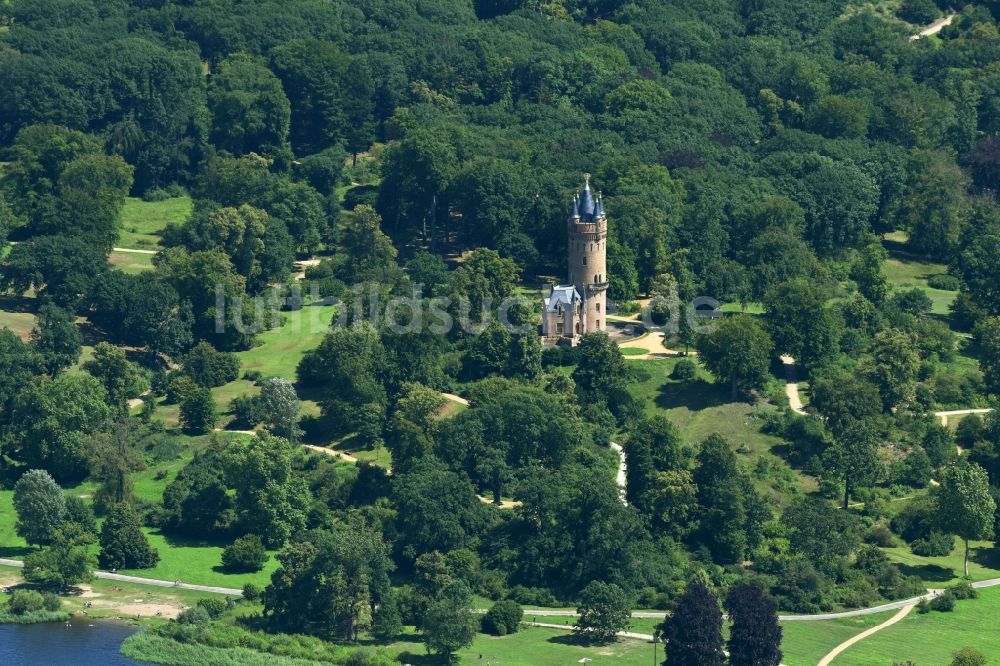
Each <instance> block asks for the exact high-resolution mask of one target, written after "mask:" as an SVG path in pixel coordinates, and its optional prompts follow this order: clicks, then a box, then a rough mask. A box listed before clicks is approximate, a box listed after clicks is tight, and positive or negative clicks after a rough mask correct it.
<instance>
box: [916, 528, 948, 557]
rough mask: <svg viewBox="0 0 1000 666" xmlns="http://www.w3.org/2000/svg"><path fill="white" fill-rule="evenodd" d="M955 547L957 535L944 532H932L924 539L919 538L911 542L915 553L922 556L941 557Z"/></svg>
mask: <svg viewBox="0 0 1000 666" xmlns="http://www.w3.org/2000/svg"><path fill="white" fill-rule="evenodd" d="M954 547H955V537H954V536H952V535H951V534H945V533H944V532H936V531H935V532H931V533H930V535H928V536H927V537H926V538H924V539H917V540H916V541H914V542H913V543H911V544H910V550H912V551H913V554H914V555H920V556H921V557H940V556H942V555H947V554H948V553H950V552H951V551H952V549H953V548H954Z"/></svg>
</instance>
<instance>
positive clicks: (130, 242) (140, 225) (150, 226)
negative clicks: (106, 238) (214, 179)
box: [118, 197, 193, 250]
mask: <svg viewBox="0 0 1000 666" xmlns="http://www.w3.org/2000/svg"><path fill="white" fill-rule="evenodd" d="M192 208H193V203H192V201H191V198H190V197H174V198H172V199H166V200H164V201H143V200H142V199H139V198H136V197H129V198H128V199H127V200H126V201H125V207H124V208H123V209H122V225H121V228H122V233H121V237H120V238H119V240H118V246H119V247H128V248H134V249H139V250H155V249H156V247H157V244H158V243H159V241H160V234H161V233H162V232H163V229H164V228H166V226H167V224H169V223H171V222H173V223H175V224H180V223H181V222H183V221H184V220H186V219H187V218H188V216H189V215H190V214H191V210H192Z"/></svg>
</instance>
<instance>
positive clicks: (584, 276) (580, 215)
mask: <svg viewBox="0 0 1000 666" xmlns="http://www.w3.org/2000/svg"><path fill="white" fill-rule="evenodd" d="M583 178H584V180H583V193H582V194H581V196H580V199H579V203H577V200H576V198H575V197H574V203H573V212H572V213H571V215H570V218H569V220H568V222H567V227H568V229H567V231H568V239H567V246H568V267H569V280H570V282H571V283H572V284H573V286H574V287H576V290H577V292H579V294H580V296H581V297H582V298H583V301H584V302H583V310H584V312H583V318H582V319H583V321H582V322H581V323H580V328H581V329H582V330H578V331H576V333H595V332H597V331H603V330H605V329H606V328H607V307H606V305H607V299H606V292H607V289H608V276H607V249H608V218H607V215H605V212H604V203H603V202H602V201H601V199H600V196H598V197H597V198H595V197H594V195H593V193H592V192H591V190H590V174H584V177H583Z"/></svg>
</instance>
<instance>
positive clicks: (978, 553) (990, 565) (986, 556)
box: [884, 539, 1000, 588]
mask: <svg viewBox="0 0 1000 666" xmlns="http://www.w3.org/2000/svg"><path fill="white" fill-rule="evenodd" d="M971 545H972V548H973V550H972V555H971V556H970V558H969V578H970V579H971V580H973V581H977V580H987V579H989V578H1000V549H997V548H995V547H994V546H993V542H992V541H972V542H971ZM884 550H885V553H886V554H887V555H888V556H889V559H890V560H892V561H893V562H895V563H897V564H898V565H899V568H900V570H901V571H902V573H903V574H904V575H907V576H919V577H920V579H921V580H922V581H923V582H924V584H925V585H926V586H927V587H932V588H941V587H948V586H949V585H953V584H955V583H958V582H960V581H961V580H962V573H963V569H962V565H963V561H964V555H965V546H964V545H963V544H962V542H961V540H960V539H955V549H954V550H952V551H951V553H950V554H948V555H943V556H941V557H921V556H920V555H914V554H913V553H912V552H911V551H910V549H909V547H907V546H896V547H895V548H886V549H884Z"/></svg>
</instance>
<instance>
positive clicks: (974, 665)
mask: <svg viewBox="0 0 1000 666" xmlns="http://www.w3.org/2000/svg"><path fill="white" fill-rule="evenodd" d="M985 665H986V655H985V654H983V653H982V652H979V651H978V650H973V649H972V648H962V649H961V650H959V651H958V652H956V653H955V657H954V659H952V660H951V666H985Z"/></svg>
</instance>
